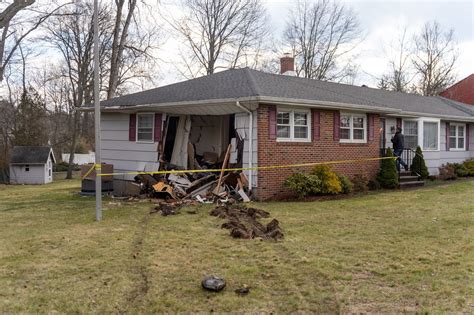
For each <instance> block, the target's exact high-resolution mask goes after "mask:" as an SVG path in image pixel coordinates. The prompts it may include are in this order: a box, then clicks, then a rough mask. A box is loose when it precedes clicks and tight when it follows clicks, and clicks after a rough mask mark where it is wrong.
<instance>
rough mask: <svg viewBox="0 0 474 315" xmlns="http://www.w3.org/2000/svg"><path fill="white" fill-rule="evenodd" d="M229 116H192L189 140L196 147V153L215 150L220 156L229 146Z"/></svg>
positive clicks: (200, 153)
mask: <svg viewBox="0 0 474 315" xmlns="http://www.w3.org/2000/svg"><path fill="white" fill-rule="evenodd" d="M228 134H229V116H228V115H225V116H191V133H190V135H189V141H190V142H191V143H193V144H194V145H195V147H196V154H199V155H202V154H203V153H204V152H215V153H217V155H218V156H220V155H221V154H222V152H224V151H225V150H226V148H227V144H228Z"/></svg>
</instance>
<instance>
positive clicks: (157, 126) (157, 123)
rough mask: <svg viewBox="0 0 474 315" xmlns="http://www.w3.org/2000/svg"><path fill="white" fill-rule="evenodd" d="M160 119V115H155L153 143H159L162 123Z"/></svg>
mask: <svg viewBox="0 0 474 315" xmlns="http://www.w3.org/2000/svg"><path fill="white" fill-rule="evenodd" d="M161 117H162V116H161V114H155V142H160V141H161V124H162V122H163V121H162V119H161Z"/></svg>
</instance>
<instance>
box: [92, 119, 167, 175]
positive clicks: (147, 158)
mask: <svg viewBox="0 0 474 315" xmlns="http://www.w3.org/2000/svg"><path fill="white" fill-rule="evenodd" d="M128 129H129V114H121V113H102V118H101V155H102V156H101V158H102V162H103V163H108V164H113V166H114V172H136V171H153V170H157V169H158V166H159V163H158V162H157V161H158V152H157V145H158V144H157V143H144V142H135V141H129V140H128V132H129V130H128ZM133 177H134V175H117V176H115V178H118V179H126V180H132V179H133Z"/></svg>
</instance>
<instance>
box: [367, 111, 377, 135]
mask: <svg viewBox="0 0 474 315" xmlns="http://www.w3.org/2000/svg"><path fill="white" fill-rule="evenodd" d="M367 117H368V121H367V124H368V129H369V141H374V138H375V130H374V128H375V126H374V124H375V116H374V115H373V114H369V115H368V116H367Z"/></svg>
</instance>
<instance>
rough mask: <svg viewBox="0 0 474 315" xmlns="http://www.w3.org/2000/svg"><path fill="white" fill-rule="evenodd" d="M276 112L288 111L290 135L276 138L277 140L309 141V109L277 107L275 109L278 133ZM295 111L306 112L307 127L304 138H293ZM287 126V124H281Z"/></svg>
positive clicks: (310, 122)
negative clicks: (306, 134)
mask: <svg viewBox="0 0 474 315" xmlns="http://www.w3.org/2000/svg"><path fill="white" fill-rule="evenodd" d="M278 113H289V114H290V137H289V138H278V137H277V139H276V140H277V141H278V142H311V126H312V125H311V124H312V121H311V111H310V110H308V109H289V108H284V107H282V108H280V107H278V108H277V111H276V122H275V123H276V129H277V130H276V132H277V133H278ZM295 113H302V114H306V122H307V125H306V126H307V128H308V136H307V137H306V138H295V119H294V118H295ZM281 126H287V125H281Z"/></svg>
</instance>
